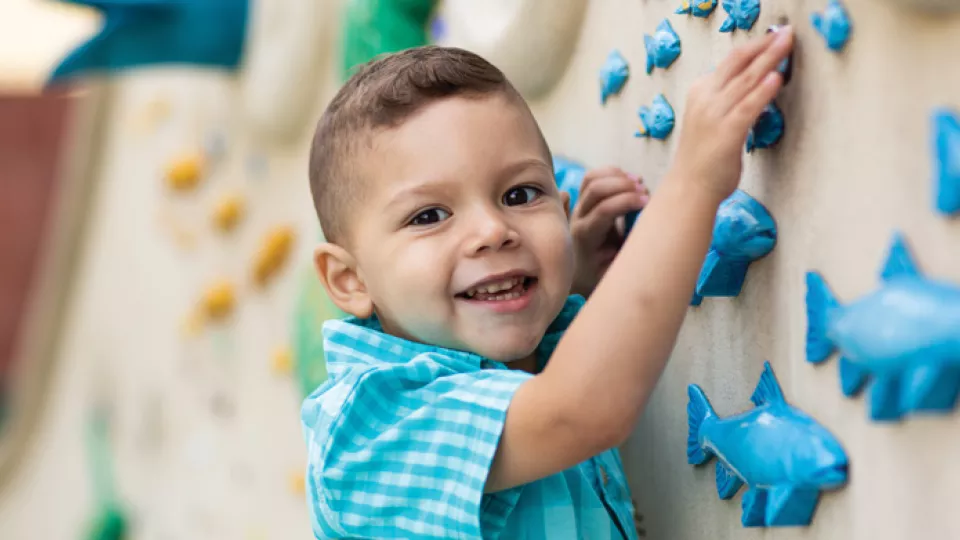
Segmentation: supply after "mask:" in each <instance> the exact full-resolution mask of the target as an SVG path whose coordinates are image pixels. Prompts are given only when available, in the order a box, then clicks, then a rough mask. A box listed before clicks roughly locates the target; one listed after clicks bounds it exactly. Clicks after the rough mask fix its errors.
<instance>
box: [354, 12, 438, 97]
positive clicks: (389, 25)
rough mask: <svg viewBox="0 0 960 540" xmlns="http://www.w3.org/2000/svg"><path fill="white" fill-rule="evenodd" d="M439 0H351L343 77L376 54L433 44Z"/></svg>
mask: <svg viewBox="0 0 960 540" xmlns="http://www.w3.org/2000/svg"><path fill="white" fill-rule="evenodd" d="M436 5H437V0H348V2H347V5H346V8H345V9H344V13H345V15H344V23H343V43H342V44H341V46H342V50H343V59H342V65H341V77H342V78H343V80H346V79H348V78H349V77H350V75H351V74H352V73H353V69H354V68H355V67H356V66H359V65H361V64H365V63H367V62H369V61H370V60H373V59H374V58H376V57H377V56H379V55H381V54H385V53H392V52H397V51H402V50H404V49H409V48H412V47H419V46H421V45H426V44H428V43H430V21H431V16H432V15H433V11H434V9H435V8H436Z"/></svg>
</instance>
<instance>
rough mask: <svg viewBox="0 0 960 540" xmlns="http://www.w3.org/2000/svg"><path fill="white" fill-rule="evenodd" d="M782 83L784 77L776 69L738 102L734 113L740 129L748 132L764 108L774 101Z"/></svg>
mask: <svg viewBox="0 0 960 540" xmlns="http://www.w3.org/2000/svg"><path fill="white" fill-rule="evenodd" d="M782 85H783V77H781V75H780V74H779V73H777V72H776V71H772V72H770V73H768V74H767V76H766V77H764V79H763V81H761V82H760V84H759V85H757V86H756V87H755V88H754V89H753V91H751V92H750V93H749V94H747V96H746V97H744V98H743V99H741V100H740V102H739V103H737V106H736V109H734V110H733V114H734V116H735V117H736V119H737V126H738V130H739V129H741V128H742V130H743V131H744V132H746V130H747V129H749V128H750V126H752V125H753V123H754V122H756V121H757V117H759V116H760V113H761V112H763V108H764V107H766V106H767V104H769V103H770V102H771V101H773V98H775V97H776V96H777V92H779V91H780V87H781V86H782Z"/></svg>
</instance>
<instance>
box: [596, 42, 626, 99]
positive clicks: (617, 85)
mask: <svg viewBox="0 0 960 540" xmlns="http://www.w3.org/2000/svg"><path fill="white" fill-rule="evenodd" d="M629 78H630V65H629V64H627V60H626V59H625V58H624V57H623V55H622V54H620V51H619V50H617V49H614V50H612V51H610V54H608V55H607V59H606V61H604V63H603V66H602V67H601V68H600V103H601V104H602V105H606V103H607V100H608V99H609V98H610V96H613V95H617V94H619V93H620V91H621V90H623V85H625V84H626V83H627V79H629Z"/></svg>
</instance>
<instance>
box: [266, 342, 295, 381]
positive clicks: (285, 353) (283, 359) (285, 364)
mask: <svg viewBox="0 0 960 540" xmlns="http://www.w3.org/2000/svg"><path fill="white" fill-rule="evenodd" d="M271 366H272V367H273V371H274V372H275V373H278V374H287V373H290V371H292V370H293V353H292V352H291V351H290V347H289V346H283V347H280V348H278V349H277V350H276V351H274V353H273V361H272V363H271Z"/></svg>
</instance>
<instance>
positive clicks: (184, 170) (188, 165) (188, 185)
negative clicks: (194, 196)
mask: <svg viewBox="0 0 960 540" xmlns="http://www.w3.org/2000/svg"><path fill="white" fill-rule="evenodd" d="M202 176H203V158H202V157H200V155H199V154H189V155H185V156H183V157H181V158H179V159H176V160H174V161H173V162H171V163H170V165H169V166H168V167H167V174H166V179H167V185H168V186H169V187H170V189H173V190H174V191H190V190H193V189H194V188H196V187H197V185H198V184H199V183H200V178H201V177H202Z"/></svg>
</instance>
